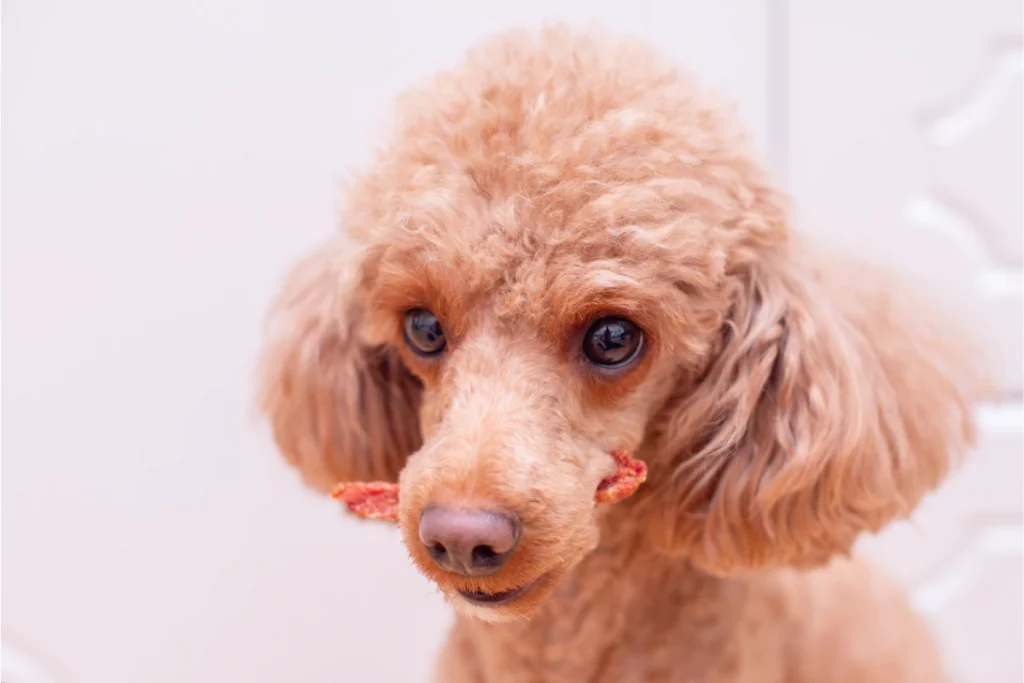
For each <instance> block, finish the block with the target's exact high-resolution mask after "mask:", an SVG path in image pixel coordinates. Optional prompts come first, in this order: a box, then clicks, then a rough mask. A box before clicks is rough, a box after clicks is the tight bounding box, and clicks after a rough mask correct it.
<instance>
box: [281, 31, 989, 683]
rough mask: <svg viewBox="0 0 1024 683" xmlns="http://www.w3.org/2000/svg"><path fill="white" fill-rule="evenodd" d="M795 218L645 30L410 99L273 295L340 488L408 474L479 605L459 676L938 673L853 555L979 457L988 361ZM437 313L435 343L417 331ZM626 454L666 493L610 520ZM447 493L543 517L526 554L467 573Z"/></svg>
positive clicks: (854, 677)
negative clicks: (590, 336)
mask: <svg viewBox="0 0 1024 683" xmlns="http://www.w3.org/2000/svg"><path fill="white" fill-rule="evenodd" d="M788 215H789V212H788V207H787V202H786V200H785V198H784V197H783V196H782V194H781V193H780V192H779V191H778V190H777V189H776V187H775V186H774V185H773V184H772V182H771V180H770V178H769V177H768V175H767V174H766V172H765V171H764V170H763V169H762V168H761V167H760V166H759V165H758V164H757V162H756V161H755V160H754V155H753V154H752V153H751V150H750V146H749V143H748V141H747V138H746V136H745V133H744V132H743V131H742V129H741V128H740V127H739V126H738V125H737V123H736V121H735V117H734V116H733V114H732V112H731V111H730V110H729V109H728V108H726V107H724V106H723V105H722V104H720V103H718V102H716V101H714V100H713V99H710V98H708V97H707V96H706V95H703V94H701V93H700V92H699V91H698V90H697V89H696V88H695V87H694V86H693V85H692V84H691V83H690V81H689V80H688V79H687V78H685V77H683V76H681V75H679V74H678V73H677V72H676V71H675V70H674V69H673V68H672V67H671V66H670V65H668V64H666V63H665V62H663V61H662V60H661V59H660V58H659V57H658V56H657V55H656V54H654V53H652V52H651V51H649V50H648V49H646V48H645V47H643V46H641V45H637V44H634V43H632V42H628V41H617V40H612V39H609V38H605V37H595V36H591V35H576V34H573V33H571V32H569V31H567V30H565V29H561V28H554V29H549V30H546V31H544V32H542V33H540V34H539V35H530V34H524V33H515V34H508V35H504V36H501V37H498V38H496V39H493V40H491V41H489V42H487V43H486V44H484V45H483V46H482V47H480V48H478V49H477V50H475V51H473V52H472V53H471V54H470V56H469V57H468V59H467V60H466V61H465V62H464V63H463V64H462V65H460V66H459V67H458V68H456V69H454V70H453V71H451V72H449V73H445V74H442V75H440V76H438V77H437V78H436V80H435V81H434V82H433V83H431V84H430V85H428V86H427V87H425V88H423V89H420V90H416V91H413V92H411V93H409V94H408V95H407V96H406V97H405V98H404V99H403V100H402V102H401V106H400V109H399V117H398V120H397V122H396V125H395V130H394V132H393V135H392V137H391V138H390V143H389V144H388V145H387V146H386V147H384V148H383V149H381V150H380V152H379V154H378V158H377V162H376V164H375V165H374V166H373V167H372V168H371V169H370V170H368V171H367V172H365V173H363V174H362V175H360V176H359V177H358V178H357V179H356V181H355V182H354V184H353V185H352V187H351V188H350V191H349V197H348V202H347V204H346V208H345V211H344V213H343V225H344V230H343V232H342V233H341V234H339V235H338V236H337V237H335V238H334V239H333V240H332V241H331V242H330V243H329V244H328V245H326V246H325V247H324V248H323V249H321V250H320V251H319V252H318V253H317V254H314V255H313V256H312V257H310V258H309V259H308V260H307V261H305V262H303V263H301V264H299V266H298V267H297V268H296V269H295V270H294V272H293V273H292V274H291V276H290V277H289V279H288V281H287V283H286V285H285V290H284V293H283V294H282V296H281V298H280V299H279V300H278V301H277V303H276V304H275V306H274V308H273V311H272V315H271V331H270V340H269V342H268V345H267V349H266V355H265V358H264V361H263V365H262V407H263V410H264V412H265V413H266V415H268V416H269V418H270V420H271V422H272V426H273V429H274V435H275V438H276V440H277V443H278V445H279V447H280V449H281V451H282V452H283V454H284V455H285V457H287V458H288V460H289V461H290V462H291V463H292V464H293V465H295V466H296V467H297V468H298V469H299V471H301V472H302V474H303V476H304V477H305V478H306V480H307V481H308V482H309V483H310V484H311V485H312V486H315V487H317V488H319V489H321V490H327V489H328V488H329V487H330V486H331V485H332V484H334V483H335V482H337V481H339V480H360V479H388V480H391V481H396V480H397V481H400V483H401V486H402V497H401V505H400V525H401V529H402V533H403V536H404V539H405V542H406V545H407V547H408V550H409V553H410V555H411V557H412V559H413V561H414V562H415V563H416V565H417V567H419V568H420V570H421V571H423V572H424V573H425V574H426V575H427V576H428V577H430V578H431V579H432V580H434V581H435V582H436V583H437V585H438V586H439V587H440V589H441V590H442V591H444V592H445V593H446V595H449V596H450V597H451V600H452V602H453V604H454V606H455V607H456V609H457V611H458V612H459V614H460V616H459V618H458V620H457V622H456V625H455V627H454V630H453V632H452V635H451V638H450V640H449V643H448V645H447V647H446V649H445V651H444V653H443V655H442V657H441V662H440V670H439V672H438V680H440V681H446V682H450V683H468V682H470V681H473V682H482V681H488V682H511V681H651V682H653V681H693V680H700V681H707V682H710V681H732V682H745V683H754V682H757V683H769V682H774V681H780V682H781V681H790V682H798V683H799V682H812V681H813V682H814V683H823V682H825V681H830V682H835V683H838V682H840V681H851V682H852V681H880V680H893V681H904V682H910V681H936V680H940V679H941V678H942V674H941V669H940V666H939V662H938V657H937V655H936V652H935V650H934V647H933V645H932V643H931V641H930V638H929V636H928V634H927V631H926V629H925V628H924V627H923V626H922V624H921V623H920V622H919V620H918V619H917V618H916V617H915V616H914V615H913V614H912V613H911V611H910V610H909V608H908V607H907V604H906V602H905V600H904V599H903V598H902V597H901V596H900V595H899V594H898V592H897V591H895V590H894V589H893V588H891V587H890V586H889V585H888V584H887V583H886V582H885V581H884V580H883V579H881V578H880V577H878V576H877V575H875V574H874V573H873V572H871V571H870V570H869V569H867V568H865V567H864V566H862V565H860V564H857V563H855V562H852V561H850V560H847V559H845V558H843V557H842V556H843V555H845V554H847V553H848V551H849V550H850V546H851V544H852V543H853V541H854V540H855V538H856V537H857V535H858V534H860V533H861V532H863V531H875V530H878V529H879V528H881V527H882V526H883V525H884V524H885V523H886V522H888V521H890V520H891V519H893V518H898V517H903V516H906V515H907V514H909V513H910V512H911V511H912V510H913V509H914V507H915V506H916V504H917V503H918V501H919V500H920V499H921V497H922V496H923V495H925V494H926V493H927V492H928V491H930V490H932V489H933V488H935V487H936V486H937V485H938V484H939V482H940V481H941V480H942V479H943V477H944V476H945V475H946V473H947V471H948V470H949V468H950V467H951V466H952V465H953V464H954V463H955V462H956V461H957V459H958V458H960V457H961V456H962V455H963V453H964V452H965V450H966V449H967V448H968V447H969V445H970V443H971V441H972V438H973V432H972V426H971V410H970V402H971V401H972V400H973V399H974V398H975V396H976V391H977V388H978V387H980V386H981V384H980V382H978V381H977V378H978V373H977V371H976V368H975V366H974V360H975V358H976V356H975V355H974V354H973V353H972V352H971V350H970V349H969V348H968V347H966V346H962V345H960V344H959V343H958V340H960V339H961V337H960V336H959V335H958V334H957V333H956V332H955V331H953V330H950V329H947V328H945V327H943V326H942V325H938V324H936V323H935V321H937V320H939V318H938V317H935V316H931V315H929V314H927V313H926V312H925V309H922V308H921V306H920V303H919V302H914V303H912V304H908V303H907V302H905V301H899V302H898V301H896V300H895V299H894V297H895V295H896V293H897V292H905V291H906V287H904V286H902V285H899V284H891V283H890V281H889V279H888V276H885V275H883V274H881V273H875V272H873V271H870V270H869V269H868V268H867V267H866V266H863V265H859V264H850V263H845V262H842V261H839V260H832V259H827V258H826V257H824V256H823V255H821V254H819V253H817V252H815V251H813V250H812V249H810V248H809V247H807V246H806V245H803V244H801V243H800V241H799V239H798V237H797V236H796V235H795V234H794V233H793V232H792V230H791V229H790V226H789V217H788ZM416 307H424V308H428V309H430V310H431V311H433V312H434V313H435V314H437V316H438V317H439V319H440V320H441V321H442V322H443V324H444V327H445V332H446V335H447V338H448V349H447V351H446V352H445V354H444V355H443V356H442V357H440V358H433V359H429V358H424V357H422V356H419V355H417V354H415V353H414V352H412V351H410V350H409V349H408V347H407V346H406V344H404V343H403V338H402V332H401V321H402V316H403V313H404V312H405V311H407V310H409V309H411V308H416ZM609 314H616V315H623V316H627V317H629V318H631V319H633V320H634V321H635V322H637V323H638V324H639V325H640V326H641V327H642V328H643V329H644V331H645V334H646V347H645V350H644V353H643V356H642V357H641V358H640V359H639V360H638V361H637V362H636V363H635V364H634V366H633V367H631V368H630V369H629V370H628V371H624V372H619V373H611V374H609V373H603V372H600V371H597V370H595V369H594V368H593V367H591V366H589V365H588V364H587V363H586V362H585V361H584V359H583V358H582V356H581V353H580V351H579V348H580V338H581V335H582V334H583V332H584V331H585V330H586V328H587V326H588V324H589V323H590V322H591V321H592V320H594V319H595V318H597V317H600V316H604V315H609ZM620 448H622V449H628V450H630V451H634V452H635V453H637V454H638V457H641V458H643V459H644V460H646V461H647V462H648V464H649V466H650V470H651V474H650V478H649V483H648V484H647V485H646V486H645V487H643V488H642V489H641V491H640V493H638V494H637V495H636V496H635V497H634V499H632V500H630V501H628V502H626V503H621V504H618V505H616V506H602V507H597V508H595V505H594V503H593V491H594V488H595V486H596V484H597V483H598V481H600V479H601V478H602V477H604V476H606V475H607V474H609V473H610V472H611V470H612V469H613V463H612V461H611V459H610V458H609V457H608V455H607V454H608V453H609V452H610V451H612V450H615V449H620ZM438 503H448V504H457V505H480V506H486V507H487V508H489V509H503V510H506V511H508V512H510V513H511V514H514V515H515V516H517V517H518V518H519V520H520V521H521V522H522V524H523V528H524V532H523V536H522V538H521V540H520V545H519V547H518V549H517V551H516V553H515V554H514V556H513V558H512V560H511V561H510V563H509V564H508V565H507V566H506V567H505V568H503V569H502V570H501V571H500V572H498V573H497V574H495V575H493V576H489V577H477V578H464V577H457V576H453V575H451V574H447V573H445V572H443V571H441V570H439V569H438V568H437V567H436V566H435V565H433V563H432V562H431V561H430V559H429V557H428V556H427V555H426V553H425V552H424V549H423V548H422V547H421V545H420V543H419V541H418V539H417V524H418V520H419V514H420V512H421V510H422V509H423V507H424V506H426V505H427V504H438ZM529 582H535V583H534V584H533V585H532V587H531V588H530V589H529V590H527V591H526V592H525V593H524V594H523V595H522V596H521V598H519V599H518V600H516V601H514V602H512V603H511V604H510V605H508V606H503V607H494V608H481V607H478V606H474V605H471V604H469V603H468V602H467V601H465V600H464V599H462V598H460V597H459V596H458V593H457V590H458V589H465V590H482V591H487V592H498V591H503V590H508V589H511V588H514V587H518V586H521V585H524V584H527V583H529ZM519 617H529V618H528V619H520V618H519ZM495 622H504V623H495Z"/></svg>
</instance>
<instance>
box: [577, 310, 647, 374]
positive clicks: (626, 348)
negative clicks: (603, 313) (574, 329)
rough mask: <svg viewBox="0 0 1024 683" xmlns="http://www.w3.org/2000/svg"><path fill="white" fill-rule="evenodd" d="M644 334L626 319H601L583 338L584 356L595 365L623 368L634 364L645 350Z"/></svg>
mask: <svg viewBox="0 0 1024 683" xmlns="http://www.w3.org/2000/svg"><path fill="white" fill-rule="evenodd" d="M643 340H644V333H643V330H641V329H640V327H639V326H638V325H637V324H636V323H634V322H633V321H631V320H627V319H626V318H618V317H612V318H601V319H600V320H597V321H596V322H594V323H593V324H592V325H591V326H590V329H588V330H587V333H586V335H584V337H583V355H584V356H586V357H587V360H589V361H590V362H591V363H593V364H594V365H598V366H600V367H603V368H621V367H625V366H626V365H628V364H629V363H631V362H633V361H634V360H635V359H636V358H637V356H639V355H640V350H641V349H642V348H643Z"/></svg>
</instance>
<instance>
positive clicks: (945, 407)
mask: <svg viewBox="0 0 1024 683" xmlns="http://www.w3.org/2000/svg"><path fill="white" fill-rule="evenodd" d="M773 258H777V261H776V262H775V263H770V262H768V261H762V262H758V263H757V264H755V265H753V266H751V268H752V270H751V272H749V273H748V274H747V276H746V277H745V279H744V287H743V291H742V293H741V294H740V295H739V297H738V298H737V300H736V301H735V302H734V307H733V310H732V314H731V317H730V320H729V322H728V324H727V325H726V328H725V329H724V331H723V338H722V341H721V347H720V349H719V351H718V353H717V354H716V355H715V356H714V360H713V361H712V362H711V365H710V366H709V368H708V369H707V373H706V374H705V376H703V377H702V378H701V379H700V380H699V382H694V383H693V384H692V385H690V386H687V387H682V388H681V389H680V390H679V391H678V392H677V398H676V399H674V400H673V401H671V402H670V403H669V407H668V408H667V409H666V410H665V412H664V414H663V415H662V416H661V419H660V420H659V421H658V422H657V424H656V425H655V447H656V453H655V456H654V457H653V459H652V462H651V470H652V471H651V476H650V482H651V483H650V484H649V486H652V488H653V489H654V492H653V495H652V496H651V497H650V498H649V503H650V504H651V505H652V509H651V510H650V517H651V519H653V520H654V522H655V523H654V524H652V527H651V528H652V533H654V534H655V540H656V542H657V543H658V544H659V545H660V546H661V547H663V548H666V549H668V550H669V551H670V552H674V553H679V554H684V555H686V556H688V557H689V558H690V559H691V561H692V562H694V564H695V565H697V566H699V567H701V568H703V569H704V570H706V571H710V572H714V573H718V574H731V573H734V572H737V571H745V570H751V569H758V568H762V567H768V566H778V565H791V566H811V565H814V564H818V563H821V562H824V561H826V560H827V559H828V558H829V557H830V556H831V555H833V554H835V553H846V552H848V551H849V549H850V546H851V545H852V543H853V542H854V540H855V538H856V537H857V535H858V534H859V533H860V532H862V531H864V530H868V531H877V530H878V529H880V528H881V527H882V526H883V525H884V524H885V523H886V522H888V521H890V520H891V519H893V518H895V517H902V516H906V515H908V514H909V513H910V512H911V511H912V510H913V509H914V507H915V506H916V505H917V503H918V502H919V501H920V499H921V498H922V497H923V496H924V494H925V493H927V492H928V491H930V490H932V489H933V488H935V487H936V486H937V485H938V484H939V482H940V481H941V480H942V479H943V478H944V476H945V475H946V473H947V471H948V470H949V468H950V466H951V464H953V463H955V462H956V460H957V459H959V458H960V456H961V455H963V454H964V452H965V451H966V450H967V448H968V447H969V446H970V444H971V442H972V440H973V437H974V432H973V426H972V415H971V405H970V403H971V399H972V398H973V397H974V396H975V395H976V394H975V393H974V392H975V390H976V389H977V388H979V387H980V386H982V385H981V383H980V382H978V381H976V380H977V379H978V378H979V377H980V374H979V373H978V372H976V366H975V365H973V362H974V361H975V360H977V358H978V356H977V355H976V354H974V353H971V352H970V351H969V350H967V349H962V348H958V347H957V346H956V345H955V344H953V343H951V340H955V339H959V338H960V337H959V336H958V335H956V334H955V332H954V333H952V334H951V333H950V332H949V331H948V330H942V329H939V328H935V327H932V326H930V325H929V324H928V322H927V317H926V318H925V320H924V321H917V320H916V319H917V318H918V316H917V315H911V314H912V313H913V314H919V313H920V310H919V309H917V308H910V307H905V308H903V309H899V308H897V306H895V305H894V304H893V301H892V297H894V296H895V295H896V294H897V293H898V292H899V291H901V290H900V289H899V287H892V286H886V284H885V281H884V280H882V279H879V278H877V277H876V276H875V274H874V273H871V272H868V271H866V270H865V269H864V268H862V267H859V266H858V267H856V268H853V269H850V268H848V267H847V268H845V269H844V268H842V267H840V268H836V269H834V270H833V269H829V270H828V271H825V269H824V268H822V269H820V270H819V271H815V270H814V269H812V268H811V267H810V265H809V263H810V262H809V261H808V260H800V259H797V258H796V257H795V256H793V255H791V254H786V255H784V256H778V257H773ZM823 265H824V264H823ZM843 272H846V273H849V274H851V275H853V276H854V277H855V278H856V281H853V280H852V279H851V280H849V281H840V280H839V279H838V276H837V274H838V273H843ZM866 283H869V284H866Z"/></svg>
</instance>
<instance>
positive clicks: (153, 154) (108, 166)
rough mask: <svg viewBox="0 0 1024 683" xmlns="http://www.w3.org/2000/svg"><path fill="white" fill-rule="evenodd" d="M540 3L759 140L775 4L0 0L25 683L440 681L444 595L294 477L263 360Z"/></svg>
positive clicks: (8, 500) (386, 535)
mask: <svg viewBox="0 0 1024 683" xmlns="http://www.w3.org/2000/svg"><path fill="white" fill-rule="evenodd" d="M545 19H564V20H568V21H571V22H575V23H581V22H589V21H598V22H600V23H602V24H604V25H607V26H608V27H610V28H613V29H615V30H619V31H623V32H627V33H633V34H636V35H638V36H640V37H644V38H647V39H649V40H651V41H653V42H654V43H656V44H658V45H660V46H661V47H662V48H664V49H665V50H667V51H668V52H669V53H670V54H671V55H672V56H673V57H674V58H676V59H677V60H679V62H680V63H681V64H689V65H690V66H691V67H693V68H694V69H695V70H696V71H697V72H698V73H699V74H700V75H701V77H702V79H703V80H704V81H705V82H708V83H710V84H712V85H717V86H718V87H720V88H721V89H722V90H724V91H727V92H729V93H731V94H732V95H733V96H735V97H736V98H737V99H738V100H739V101H740V104H741V110H742V112H743V114H744V117H745V119H746V120H747V122H748V123H749V124H750V125H751V127H752V128H753V129H754V131H755V133H757V135H758V136H759V139H760V140H761V141H762V143H763V142H764V140H765V135H766V132H767V123H766V113H765V112H766V108H767V97H766V95H767V91H766V88H765V83H766V78H765V60H764V58H763V57H764V54H765V9H764V3H763V2H761V1H759V0H728V1H724V2H715V3H707V2H703V1H696V0H694V1H688V2H674V1H669V0H647V1H638V2H630V3H621V2H615V1H613V0H604V1H601V2H593V1H590V0H574V1H567V2H556V3H550V2H543V1H542V0H520V1H517V2H478V1H475V0H473V1H471V0H443V1H436V2H420V1H417V0H394V1H391V2H372V3H351V2H343V1H337V0H315V1H314V2H294V1H291V0H280V1H274V2H253V1H252V0H202V1H199V0H173V1H164V2H152V1H150V2H137V1H135V0H95V1H92V2H78V1H76V0H50V1H48V2H33V1H31V0H11V1H10V2H7V1H5V2H4V9H3V46H4V54H3V56H4V60H3V87H4V92H3V94H4V112H3V142H4V151H3V167H4V168H3V170H4V186H3V200H4V213H3V220H4V225H3V228H4V230H3V238H4V244H5V245H6V246H7V251H6V252H5V258H4V262H3V285H4V287H3V292H4V293H3V308H4V316H5V317H4V330H3V341H4V349H5V352H6V354H5V355H6V357H7V358H8V360H9V361H10V362H9V363H8V374H7V376H6V378H5V380H4V385H3V389H4V398H5V399H6V401H5V406H4V427H6V429H5V433H4V440H3V447H4V448H3V475H4V479H3V496H2V506H3V515H2V516H3V550H4V552H3V567H2V569H3V579H4V581H3V587H4V592H3V638H4V642H5V644H9V645H10V646H11V647H13V648H16V649H17V651H18V652H23V653H28V654H29V655H30V657H27V658H26V657H22V658H21V659H19V658H18V655H14V656H13V657H12V658H8V657H6V656H5V657H4V660H5V661H4V672H3V676H2V677H3V680H4V681H5V683H41V682H42V681H44V680H47V679H45V678H40V677H39V676H42V675H43V674H38V675H37V674H34V673H32V671H35V670H36V669H37V668H38V671H42V672H45V675H48V676H49V677H50V678H52V683H161V682H166V683H181V682H183V681H193V682H200V681H211V682H213V681H252V682H253V683H257V682H266V683H278V682H280V681H297V682H301V683H316V682H319V681H322V682H327V681H356V682H358V681H403V682H404V681H409V682H411V683H415V682H416V681H425V680H427V675H428V671H429V670H430V663H431V661H432V659H433V657H434V652H435V650H436V647H437V645H438V643H439V642H440V640H441V638H442V637H443V635H444V629H445V626H446V624H447V620H448V616H447V611H446V608H445V606H444V605H443V603H442V600H441V599H440V598H439V597H438V596H437V595H436V592H435V591H434V589H433V588H432V587H431V586H430V585H429V584H428V583H427V582H426V581H425V580H424V579H422V578H421V577H420V576H419V574H418V573H417V572H416V571H415V570H414V569H413V568H412V567H411V566H410V564H409V561H408V558H407V556H406V553H405V550H404V548H403V547H402V546H401V544H400V541H399V537H398V534H397V533H396V532H395V531H394V530H390V529H388V528H386V527H382V526H379V525H372V524H366V523H359V522H356V521H353V520H350V519H348V518H345V517H343V516H342V514H341V513H340V511H339V509H338V506H337V505H335V504H334V503H333V502H331V501H327V500H320V499H318V498H315V497H313V496H312V495H310V494H308V493H307V492H305V491H304V490H302V488H301V487H300V486H299V484H298V481H297V478H296V476H295V475H294V474H293V473H291V472H289V471H288V470H287V469H286V468H285V466H284V465H283V464H282V463H281V462H280V458H279V457H278V455H277V454H276V453H275V452H274V450H273V448H272V446H271V444H270V441H269V438H268V436H267V434H266V431H265V429H263V428H262V427H258V426H256V425H255V424H254V422H253V421H252V419H251V415H252V412H251V405H252V394H253V382H252V371H253V366H254V364H255V357H256V352H257V347H258V344H259V342H260V335H261V324H262V320H263V315H264V311H265V309H266V306H267V304H268V302H269V301H270V299H271V297H272V295H273V293H274V292H275V290H276V288H277V287H278V285H279V282H280V278H281V276H282V273H283V272H284V270H285V269H286V268H287V267H288V266H290V265H291V263H292V262H293V261H294V260H295V259H296V258H297V256H298V255H299V254H300V253H302V252H304V251H305V250H307V249H308V248H310V246H311V245H313V244H315V243H317V242H319V241H321V240H323V239H324V238H325V237H326V236H327V235H328V234H330V232H331V231H333V230H334V229H335V219H336V216H335V205H336V202H337V200H338V192H337V186H336V180H337V179H338V178H340V177H342V176H344V175H345V173H346V171H347V169H349V168H351V167H357V166H359V165H360V164H362V163H364V162H365V161H366V160H367V159H368V158H369V153H370V151H371V149H372V146H373V145H374V144H376V142H377V137H376V135H377V131H378V129H379V128H380V127H381V124H382V123H383V122H384V120H385V118H386V116H387V112H388V110H389V108H390V106H391V101H392V98H393V97H394V96H395V95H397V94H398V92H399V91H400V90H401V89H402V88H403V87H405V86H407V85H411V84H414V83H417V82H418V81H419V80H420V79H422V78H423V77H425V76H427V75H428V74H430V73H431V72H432V71H434V70H436V69H438V68H440V67H443V66H446V65H449V64H452V63H453V62H455V60H457V59H458V58H459V57H460V56H461V54H462V53H463V51H464V50H465V49H466V48H467V47H468V46H469V45H470V44H471V43H473V42H476V41H477V40H479V39H480V38H482V37H483V36H485V35H487V34H488V33H491V32H493V31H497V30H503V29H506V28H512V27H516V26H522V25H531V26H535V25H538V24H540V23H541V22H542V21H543V20H545ZM737 46H742V47H741V48H737ZM12 651H13V650H12ZM19 663H20V664H19ZM9 666H10V667H11V668H8V667H9ZM19 666H20V668H18V669H15V668H13V667H19ZM26 672H27V673H26ZM33 676H35V678H33ZM48 683H49V681H48Z"/></svg>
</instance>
